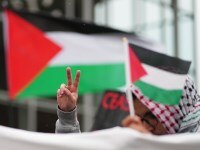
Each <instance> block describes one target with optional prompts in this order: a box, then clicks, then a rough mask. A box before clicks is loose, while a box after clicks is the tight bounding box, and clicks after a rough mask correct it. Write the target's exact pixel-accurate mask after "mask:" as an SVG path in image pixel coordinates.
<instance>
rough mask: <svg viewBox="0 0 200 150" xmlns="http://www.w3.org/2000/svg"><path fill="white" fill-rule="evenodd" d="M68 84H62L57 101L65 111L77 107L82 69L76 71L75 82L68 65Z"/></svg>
mask: <svg viewBox="0 0 200 150" xmlns="http://www.w3.org/2000/svg"><path fill="white" fill-rule="evenodd" d="M66 72H67V81H68V82H67V84H66V85H65V84H61V85H60V89H58V91H57V103H58V106H59V108H60V109H61V110H63V111H65V112H69V111H72V110H73V109H74V108H75V107H76V103H77V99H78V85H79V80H80V70H78V71H77V72H76V77H75V80H74V82H72V81H73V79H72V73H71V69H70V67H67V69H66Z"/></svg>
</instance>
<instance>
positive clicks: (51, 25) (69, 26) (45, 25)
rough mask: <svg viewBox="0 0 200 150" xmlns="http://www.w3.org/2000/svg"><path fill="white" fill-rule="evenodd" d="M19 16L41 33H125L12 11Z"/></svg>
mask: <svg viewBox="0 0 200 150" xmlns="http://www.w3.org/2000/svg"><path fill="white" fill-rule="evenodd" d="M14 12H15V13H16V14H18V15H19V16H21V17H23V18H24V19H25V20H27V21H29V22H30V23H32V24H34V25H35V26H36V27H38V28H39V29H41V30H42V31H45V32H48V31H70V32H79V33H83V34H98V33H126V34H132V35H133V34H134V33H127V32H124V31H120V30H117V29H113V28H109V27H105V26H100V25H96V24H94V23H87V22H84V21H80V20H78V19H66V18H64V17H63V18H62V17H59V18H56V17H52V16H50V15H47V14H41V13H40V14H39V13H30V12H27V11H17V10H15V11H14Z"/></svg>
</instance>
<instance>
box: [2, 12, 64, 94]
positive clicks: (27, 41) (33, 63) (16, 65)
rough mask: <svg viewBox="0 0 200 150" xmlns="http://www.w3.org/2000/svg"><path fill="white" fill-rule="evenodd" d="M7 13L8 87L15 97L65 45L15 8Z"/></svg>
mask: <svg viewBox="0 0 200 150" xmlns="http://www.w3.org/2000/svg"><path fill="white" fill-rule="evenodd" d="M5 14H6V19H7V26H6V29H7V32H6V37H7V39H6V48H7V51H6V58H7V74H8V87H9V94H10V97H11V98H15V97H16V96H17V95H18V94H19V92H21V91H22V90H23V89H24V88H25V87H26V86H28V85H29V84H30V83H31V81H33V80H34V78H35V77H36V76H37V75H38V74H39V73H40V72H41V71H42V70H43V69H44V68H45V66H46V65H47V63H48V62H49V60H51V59H52V58H53V57H54V56H55V55H56V54H57V53H58V52H59V51H60V50H61V47H59V46H58V45H57V44H55V43H54V42H53V41H51V40H50V39H48V38H47V37H46V36H45V34H44V33H43V32H42V31H41V30H39V29H38V28H36V27H35V26H33V25H32V24H31V23H29V22H27V21H26V20H24V19H23V18H21V17H20V16H18V15H16V14H15V13H14V12H12V11H10V10H6V11H5ZM41 84H43V83H41Z"/></svg>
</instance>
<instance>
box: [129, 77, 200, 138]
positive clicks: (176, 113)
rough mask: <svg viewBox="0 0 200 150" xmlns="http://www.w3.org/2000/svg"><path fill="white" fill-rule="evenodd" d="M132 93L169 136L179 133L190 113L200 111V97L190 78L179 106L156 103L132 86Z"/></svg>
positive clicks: (187, 80)
mask: <svg viewBox="0 0 200 150" xmlns="http://www.w3.org/2000/svg"><path fill="white" fill-rule="evenodd" d="M132 91H133V93H134V94H135V96H136V97H137V98H138V99H139V100H140V101H141V102H142V103H143V104H144V105H145V106H146V107H147V108H148V109H149V110H151V112H152V113H153V114H154V115H155V116H156V117H157V118H158V120H159V121H160V122H161V123H162V124H163V126H164V127H165V128H166V129H167V131H168V133H169V134H174V133H177V132H178V131H179V128H180V126H181V123H182V120H183V119H184V118H185V117H186V116H187V115H188V114H189V113H191V112H193V111H194V110H196V109H200V96H199V95H198V94H197V90H196V88H195V86H194V82H193V81H192V79H191V78H190V77H187V79H186V82H185V85H184V90H183V94H182V97H181V100H180V102H179V105H173V106H169V105H163V104H160V103H156V102H154V101H152V100H150V99H148V98H147V97H145V96H144V95H143V94H142V92H141V91H140V90H139V89H138V88H137V87H135V86H134V85H133V86H132Z"/></svg>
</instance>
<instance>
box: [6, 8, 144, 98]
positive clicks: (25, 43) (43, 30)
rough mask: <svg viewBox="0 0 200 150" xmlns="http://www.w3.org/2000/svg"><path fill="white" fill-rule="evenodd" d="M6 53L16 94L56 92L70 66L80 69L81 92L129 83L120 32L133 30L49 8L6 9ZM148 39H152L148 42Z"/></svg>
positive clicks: (10, 85)
mask: <svg viewBox="0 0 200 150" xmlns="http://www.w3.org/2000/svg"><path fill="white" fill-rule="evenodd" d="M3 23H4V31H5V36H4V39H5V49H6V51H5V55H6V68H7V81H8V89H9V94H10V96H11V98H27V97H38V96H55V95H56V90H57V89H58V88H59V86H60V84H61V83H66V75H65V74H66V73H65V70H66V67H67V66H70V67H71V68H72V72H73V75H75V72H76V70H77V69H80V70H81V74H82V75H81V81H80V87H79V93H80V94H84V93H97V92H103V91H104V90H105V89H116V88H118V87H120V86H123V85H124V84H125V75H124V56H123V45H122V40H121V38H122V37H123V36H127V37H129V38H130V39H132V40H134V41H138V42H140V43H144V44H145V41H144V40H140V39H139V38H138V37H137V36H135V35H134V34H129V33H125V32H122V31H119V30H115V29H111V28H107V27H103V26H97V25H95V24H91V23H85V22H81V21H78V20H66V19H62V18H53V17H51V16H47V15H45V14H33V13H29V12H22V11H11V10H5V11H4V20H3ZM146 43H147V44H148V42H146Z"/></svg>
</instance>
